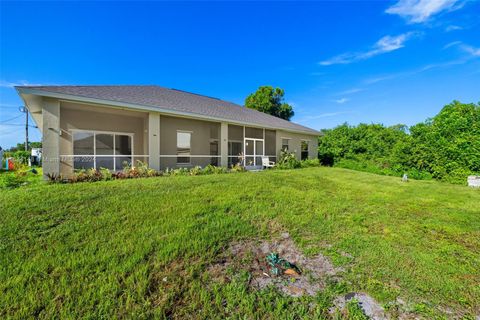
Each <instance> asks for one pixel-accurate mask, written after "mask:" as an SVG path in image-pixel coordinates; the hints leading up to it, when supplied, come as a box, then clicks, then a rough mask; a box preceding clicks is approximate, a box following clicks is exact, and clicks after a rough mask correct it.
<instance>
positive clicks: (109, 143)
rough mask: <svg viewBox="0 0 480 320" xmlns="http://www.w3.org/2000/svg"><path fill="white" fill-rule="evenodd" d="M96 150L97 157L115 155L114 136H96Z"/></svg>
mask: <svg viewBox="0 0 480 320" xmlns="http://www.w3.org/2000/svg"><path fill="white" fill-rule="evenodd" d="M95 149H96V154H97V155H111V154H113V134H104V133H97V134H96V135H95Z"/></svg>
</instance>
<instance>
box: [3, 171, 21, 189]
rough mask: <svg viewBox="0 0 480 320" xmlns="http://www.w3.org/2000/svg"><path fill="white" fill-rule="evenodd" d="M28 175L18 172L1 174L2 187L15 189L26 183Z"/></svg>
mask: <svg viewBox="0 0 480 320" xmlns="http://www.w3.org/2000/svg"><path fill="white" fill-rule="evenodd" d="M26 181H27V178H26V175H23V174H18V173H17V172H7V173H3V174H2V175H1V176H0V189H13V188H17V187H19V186H21V185H22V184H24V183H26Z"/></svg>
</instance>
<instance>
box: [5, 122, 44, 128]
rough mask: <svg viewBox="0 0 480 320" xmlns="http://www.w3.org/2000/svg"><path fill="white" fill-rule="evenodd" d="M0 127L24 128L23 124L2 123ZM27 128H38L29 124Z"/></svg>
mask: <svg viewBox="0 0 480 320" xmlns="http://www.w3.org/2000/svg"><path fill="white" fill-rule="evenodd" d="M1 125H2V126H25V125H24V124H23V123H2V124H1ZM28 126H29V127H30V128H38V127H37V126H34V125H31V124H29V125H28Z"/></svg>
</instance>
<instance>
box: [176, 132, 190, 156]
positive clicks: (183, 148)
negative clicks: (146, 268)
mask: <svg viewBox="0 0 480 320" xmlns="http://www.w3.org/2000/svg"><path fill="white" fill-rule="evenodd" d="M191 139H192V133H191V132H185V131H177V163H179V164H186V163H190V141H191Z"/></svg>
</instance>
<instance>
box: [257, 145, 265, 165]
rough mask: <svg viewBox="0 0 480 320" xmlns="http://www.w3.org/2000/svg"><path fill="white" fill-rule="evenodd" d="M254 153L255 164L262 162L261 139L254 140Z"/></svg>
mask: <svg viewBox="0 0 480 320" xmlns="http://www.w3.org/2000/svg"><path fill="white" fill-rule="evenodd" d="M255 155H256V157H255V165H257V166H258V165H260V164H261V163H262V155H263V141H255ZM259 155H260V156H259Z"/></svg>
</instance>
